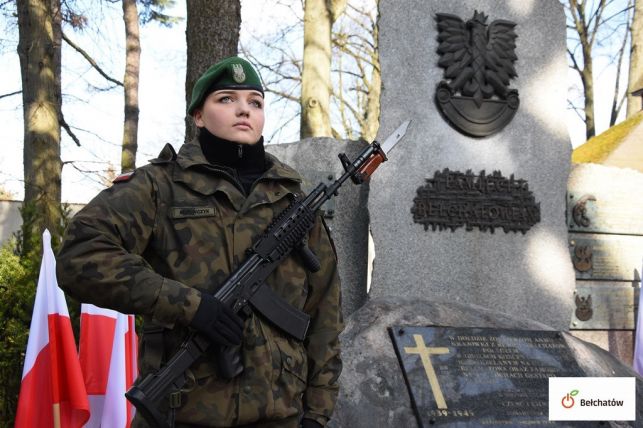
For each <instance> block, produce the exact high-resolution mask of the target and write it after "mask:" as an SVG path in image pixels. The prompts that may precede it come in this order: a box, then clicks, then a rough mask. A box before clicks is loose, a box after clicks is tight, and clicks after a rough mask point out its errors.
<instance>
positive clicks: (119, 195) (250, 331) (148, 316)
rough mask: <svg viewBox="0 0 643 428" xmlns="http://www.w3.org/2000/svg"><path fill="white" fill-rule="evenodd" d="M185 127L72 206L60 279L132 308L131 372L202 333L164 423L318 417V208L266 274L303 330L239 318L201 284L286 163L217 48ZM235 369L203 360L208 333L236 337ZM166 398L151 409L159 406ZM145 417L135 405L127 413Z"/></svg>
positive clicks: (231, 261) (335, 311)
mask: <svg viewBox="0 0 643 428" xmlns="http://www.w3.org/2000/svg"><path fill="white" fill-rule="evenodd" d="M188 114H190V115H191V116H192V117H193V119H194V123H195V124H196V126H197V127H198V130H199V132H198V137H197V138H196V139H195V140H193V141H191V142H189V143H186V144H184V145H183V146H182V147H181V149H180V150H179V152H178V154H177V153H175V151H174V149H173V148H172V146H170V145H169V144H168V145H166V146H165V148H164V149H163V151H162V152H161V154H160V155H159V157H158V158H156V159H153V160H152V161H151V163H150V164H148V165H146V166H144V167H141V168H138V169H137V170H135V171H134V172H132V173H129V174H124V175H121V176H119V177H118V178H117V179H115V180H114V185H113V186H112V187H110V188H109V189H106V190H104V191H102V192H101V193H100V194H98V196H96V197H95V198H94V199H93V200H92V201H91V202H90V203H89V204H88V205H87V206H86V207H85V208H84V209H83V210H81V211H80V212H79V213H78V214H77V215H76V216H75V217H74V219H73V220H72V222H71V224H70V226H69V228H68V230H67V233H66V236H65V242H64V245H63V247H62V249H61V251H60V254H59V257H58V279H59V283H60V285H61V287H62V288H63V289H64V290H65V291H66V292H67V293H69V294H70V295H72V296H73V297H75V298H76V299H78V300H80V301H83V302H89V303H93V304H95V305H98V306H102V307H106V308H112V309H115V310H118V311H120V312H123V313H134V314H140V315H142V316H143V320H144V328H143V334H142V337H141V344H140V358H139V360H140V365H139V368H140V372H141V373H140V375H141V378H142V377H144V376H145V375H146V374H148V373H150V372H153V371H155V370H157V369H158V368H159V367H160V366H161V365H162V364H163V362H165V361H167V360H168V359H169V358H170V357H171V356H172V355H173V354H174V353H175V352H176V350H177V348H178V346H180V344H181V343H182V341H183V340H184V338H185V337H186V335H187V334H188V332H189V330H190V329H196V330H197V331H200V332H201V333H203V334H205V335H206V336H207V337H208V338H209V339H210V340H211V342H213V344H215V345H216V346H211V347H210V350H209V351H208V352H206V353H205V354H204V355H203V356H202V357H201V358H200V359H199V360H197V361H196V362H195V364H194V365H193V366H192V367H191V368H190V373H189V377H190V382H188V385H186V386H185V387H184V388H183V389H182V393H180V403H178V402H176V401H175V402H174V404H173V405H172V407H176V408H175V409H173V410H172V412H173V413H172V414H174V415H175V421H176V424H177V426H212V427H229V426H242V425H248V426H266V427H268V426H274V427H300V426H303V427H319V426H324V425H326V423H327V422H328V420H329V418H330V417H331V414H332V412H333V408H334V405H335V400H336V396H337V390H338V384H337V380H338V377H339V374H340V372H341V360H340V357H339V342H338V338H337V336H338V335H339V333H340V331H341V329H342V327H343V325H342V317H341V308H340V285H339V279H338V276H337V267H336V259H335V254H334V250H333V247H332V243H331V241H330V237H329V235H328V231H327V230H326V228H325V225H324V223H323V221H322V219H321V217H320V216H318V217H317V220H316V223H315V226H314V228H313V229H312V231H311V232H310V235H309V236H308V246H309V247H310V248H311V249H312V250H313V252H315V253H316V254H317V257H318V258H319V260H320V262H321V266H322V267H321V269H320V270H319V271H318V272H316V273H311V272H309V271H307V270H306V269H305V268H304V267H303V265H302V263H301V261H300V259H299V258H298V257H294V256H290V257H288V258H287V259H286V260H284V261H283V262H282V263H281V264H280V265H279V267H278V268H277V269H276V270H275V271H274V272H273V273H272V274H271V276H270V277H269V278H268V280H267V285H268V286H270V288H271V289H272V291H273V292H274V293H276V294H277V295H279V296H280V297H281V298H283V299H284V300H286V301H287V302H288V303H289V304H291V305H292V306H294V307H296V308H298V309H299V310H302V311H304V312H306V313H307V314H308V315H310V317H311V323H310V327H309V330H308V334H307V336H306V338H305V339H304V340H303V341H299V340H296V339H294V338H293V337H291V336H289V335H287V334H286V333H284V332H283V331H281V330H280V329H278V328H277V327H275V326H274V325H273V324H271V323H270V322H268V321H266V319H265V318H263V316H261V315H259V314H256V313H254V312H252V311H251V312H249V313H247V314H245V319H242V318H240V317H239V316H238V315H237V314H235V313H234V312H232V311H231V310H230V309H229V308H227V307H226V306H224V305H223V304H222V303H221V302H220V301H219V300H217V299H216V298H214V297H213V294H214V292H215V291H216V290H217V288H218V287H219V286H220V284H222V282H224V281H225V279H226V278H227V277H228V276H229V274H230V272H231V271H233V270H234V269H235V268H236V267H237V266H238V265H239V264H240V263H241V262H243V260H244V257H245V251H246V249H247V248H249V247H250V246H251V245H252V243H253V240H255V238H256V237H257V236H258V235H260V234H261V233H262V232H263V231H264V230H265V229H266V227H267V226H268V225H269V224H270V222H271V221H272V219H273V217H275V216H276V215H277V214H279V213H280V212H281V211H282V210H283V209H284V208H286V207H287V206H288V204H289V202H290V200H291V199H292V197H293V195H295V194H299V193H301V189H300V183H301V178H300V177H299V175H298V174H297V173H296V172H295V171H294V170H293V169H291V168H290V167H288V166H287V165H285V164H283V163H281V162H280V161H279V160H278V159H276V158H275V157H274V156H271V155H270V154H267V153H266V152H265V151H264V145H263V137H262V131H263V126H264V98H263V87H262V85H261V79H260V77H259V75H258V73H257V72H256V71H255V70H254V68H253V67H252V66H251V65H250V63H249V62H247V61H245V60H244V59H241V58H238V57H231V58H227V59H224V60H223V61H221V62H219V63H217V64H215V65H213V66H212V67H211V68H210V69H208V70H207V71H206V72H205V73H204V74H203V75H202V76H201V77H200V78H199V80H198V81H197V83H196V84H195V86H194V90H193V92H192V100H191V102H190V105H189V107H188ZM240 343H241V348H242V360H243V365H244V371H243V372H242V373H241V374H240V375H238V376H236V377H234V378H232V379H229V380H228V379H223V378H222V377H221V376H219V375H218V374H217V368H216V365H215V364H214V361H216V355H215V353H216V352H217V350H218V349H219V346H229V345H234V344H240ZM169 406H170V404H169V398H168V403H167V404H166V405H165V406H164V408H163V409H160V410H161V411H163V412H168V411H169V410H168V407H169ZM137 425H138V426H145V422H144V420H143V419H142V418H141V416H140V415H137V416H136V418H135V421H134V426H137Z"/></svg>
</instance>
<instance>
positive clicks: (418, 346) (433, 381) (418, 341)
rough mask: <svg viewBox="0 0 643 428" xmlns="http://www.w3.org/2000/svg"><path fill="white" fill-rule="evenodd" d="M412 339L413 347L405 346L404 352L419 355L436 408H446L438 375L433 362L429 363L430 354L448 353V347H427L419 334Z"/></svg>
mask: <svg viewBox="0 0 643 428" xmlns="http://www.w3.org/2000/svg"><path fill="white" fill-rule="evenodd" d="M413 339H415V347H409V346H405V347H404V352H406V353H407V354H418V355H419V356H420V359H421V360H422V365H423V366H424V371H425V372H426V377H427V378H428V379H429V385H431V391H432V392H433V397H434V398H435V402H436V403H437V405H438V409H446V408H447V403H446V401H444V395H442V389H441V388H440V384H439V383H438V377H437V375H436V374H435V370H434V369H433V364H431V355H441V354H448V353H449V348H431V347H429V348H427V347H426V345H425V344H424V339H423V338H422V335H421V334H414V335H413Z"/></svg>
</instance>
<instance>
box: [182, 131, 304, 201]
mask: <svg viewBox="0 0 643 428" xmlns="http://www.w3.org/2000/svg"><path fill="white" fill-rule="evenodd" d="M266 161H267V164H268V165H269V168H268V170H267V171H266V172H265V173H264V174H263V176H262V177H261V178H260V179H259V180H261V181H262V184H263V185H264V186H263V187H262V188H261V190H260V191H259V192H252V193H251V194H250V195H249V196H248V197H247V198H246V197H245V196H244V195H243V193H242V192H241V190H239V188H238V187H237V185H235V181H236V180H237V179H236V177H235V173H234V170H232V169H228V168H225V167H219V166H214V165H212V164H210V163H209V162H208V161H207V159H206V158H205V156H204V155H203V151H202V150H201V146H200V144H199V141H198V140H197V139H194V140H192V141H190V142H188V143H185V144H183V146H181V148H180V149H179V153H178V155H177V157H176V163H177V166H178V167H177V168H174V173H173V177H172V178H173V180H174V181H175V182H181V183H184V184H185V185H186V186H188V187H189V188H191V189H192V190H194V191H196V192H198V193H201V194H203V195H206V196H207V195H212V194H214V193H215V192H217V191H221V192H223V193H225V194H226V195H227V197H228V199H229V200H230V202H231V203H232V205H234V207H235V209H236V210H237V211H246V210H248V209H250V208H252V207H254V206H257V205H260V204H264V203H273V202H276V201H277V200H279V199H281V198H283V197H285V196H286V195H288V194H291V193H297V192H298V191H299V184H300V183H301V182H302V179H301V176H300V175H299V174H298V173H297V172H296V171H295V170H294V169H292V168H291V167H289V166H288V165H286V164H284V163H283V162H281V161H279V159H277V158H276V157H275V156H273V155H271V154H269V153H266Z"/></svg>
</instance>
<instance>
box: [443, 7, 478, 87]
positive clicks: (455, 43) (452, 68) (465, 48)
mask: <svg viewBox="0 0 643 428" xmlns="http://www.w3.org/2000/svg"><path fill="white" fill-rule="evenodd" d="M436 19H437V21H438V42H440V44H439V46H438V53H439V54H440V60H439V61H438V65H439V66H440V67H442V68H444V70H445V71H444V77H445V78H447V79H452V80H451V82H450V83H448V84H447V86H448V87H449V89H450V90H451V93H455V92H457V91H459V90H461V89H462V87H463V86H464V84H465V83H466V82H467V81H468V80H469V79H470V78H471V76H472V75H473V70H472V68H471V60H472V59H473V56H472V54H471V46H470V44H469V32H468V31H467V28H466V25H465V23H464V21H462V19H460V18H459V17H457V16H455V15H451V14H448V13H438V14H436Z"/></svg>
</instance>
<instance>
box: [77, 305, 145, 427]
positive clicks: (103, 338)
mask: <svg viewBox="0 0 643 428" xmlns="http://www.w3.org/2000/svg"><path fill="white" fill-rule="evenodd" d="M136 346H137V337H136V330H135V328H134V315H123V314H121V313H119V312H116V311H113V310H110V309H103V308H99V307H98V306H94V305H90V304H83V305H82V307H81V317H80V365H81V367H82V371H83V375H84V377H85V386H86V388H87V394H89V404H90V407H91V418H90V419H89V421H88V422H87V424H86V425H85V427H87V428H99V427H103V428H105V427H108V428H112V427H113V428H124V427H127V428H129V426H130V425H131V422H132V418H133V417H134V410H135V408H134V406H133V405H132V404H130V403H129V402H128V401H127V399H126V398H125V392H126V391H127V390H128V389H129V387H130V386H132V383H134V379H136V376H137V375H138V370H137V365H136V350H137V348H136Z"/></svg>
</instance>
